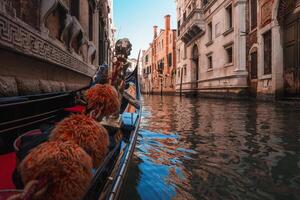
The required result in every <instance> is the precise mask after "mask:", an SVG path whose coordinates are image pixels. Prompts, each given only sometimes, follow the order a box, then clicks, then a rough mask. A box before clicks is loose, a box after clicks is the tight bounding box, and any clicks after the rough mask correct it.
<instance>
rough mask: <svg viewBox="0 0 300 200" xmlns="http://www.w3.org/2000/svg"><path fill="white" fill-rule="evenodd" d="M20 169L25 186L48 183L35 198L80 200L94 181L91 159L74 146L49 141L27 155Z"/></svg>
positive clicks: (40, 199) (42, 199)
mask: <svg viewBox="0 0 300 200" xmlns="http://www.w3.org/2000/svg"><path fill="white" fill-rule="evenodd" d="M19 170H20V173H21V177H22V180H23V182H24V184H25V185H27V184H28V183H30V182H32V181H34V180H39V181H41V182H46V184H45V186H43V187H42V188H41V190H40V191H39V192H37V193H36V194H34V195H33V198H32V199H35V200H37V199H38V200H77V199H78V200H79V199H81V198H82V197H83V195H84V193H85V192H86V190H87V187H88V186H89V184H90V181H91V179H92V160H91V158H90V156H89V155H88V154H87V153H86V152H85V151H84V150H83V149H82V148H81V147H79V146H78V145H76V144H74V143H71V142H66V143H63V142H46V143H43V144H41V145H39V146H38V147H36V148H34V149H33V150H32V152H30V153H29V154H28V155H27V156H26V158H25V159H24V160H23V161H22V162H21V164H20V166H19ZM41 184H42V183H41Z"/></svg>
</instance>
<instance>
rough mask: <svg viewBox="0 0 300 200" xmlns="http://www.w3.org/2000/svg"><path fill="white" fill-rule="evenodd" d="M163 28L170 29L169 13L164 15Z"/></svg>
mask: <svg viewBox="0 0 300 200" xmlns="http://www.w3.org/2000/svg"><path fill="white" fill-rule="evenodd" d="M165 30H166V31H167V30H171V15H166V16H165Z"/></svg>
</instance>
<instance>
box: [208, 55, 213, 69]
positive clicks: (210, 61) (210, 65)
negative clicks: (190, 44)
mask: <svg viewBox="0 0 300 200" xmlns="http://www.w3.org/2000/svg"><path fill="white" fill-rule="evenodd" d="M212 68H213V60H212V55H208V56H207V69H212Z"/></svg>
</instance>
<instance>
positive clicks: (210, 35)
mask: <svg viewBox="0 0 300 200" xmlns="http://www.w3.org/2000/svg"><path fill="white" fill-rule="evenodd" d="M208 41H209V42H210V41H212V22H210V23H209V24H208Z"/></svg>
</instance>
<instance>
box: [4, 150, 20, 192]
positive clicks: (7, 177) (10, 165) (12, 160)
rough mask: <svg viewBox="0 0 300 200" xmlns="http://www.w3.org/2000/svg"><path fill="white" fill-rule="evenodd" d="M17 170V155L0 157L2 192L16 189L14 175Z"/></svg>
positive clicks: (11, 154) (10, 154)
mask: <svg viewBox="0 0 300 200" xmlns="http://www.w3.org/2000/svg"><path fill="white" fill-rule="evenodd" d="M15 168H16V153H15V152H13V153H9V154H5V155H0V190H2V189H15V185H14V183H13V181H12V175H13V172H14V170H15Z"/></svg>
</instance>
